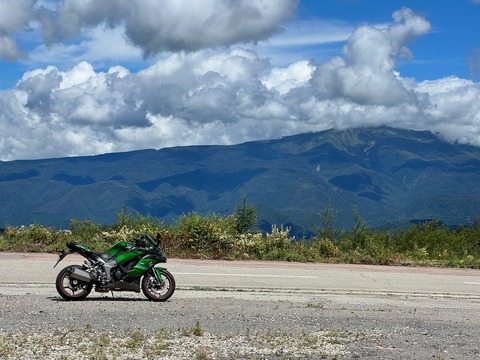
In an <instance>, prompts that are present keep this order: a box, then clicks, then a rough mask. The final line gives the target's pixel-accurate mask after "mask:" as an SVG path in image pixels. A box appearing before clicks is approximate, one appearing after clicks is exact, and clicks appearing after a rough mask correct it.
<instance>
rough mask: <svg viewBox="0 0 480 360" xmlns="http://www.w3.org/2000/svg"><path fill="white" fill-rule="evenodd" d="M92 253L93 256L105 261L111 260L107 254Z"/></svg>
mask: <svg viewBox="0 0 480 360" xmlns="http://www.w3.org/2000/svg"><path fill="white" fill-rule="evenodd" d="M94 253H95V255H97V256H100V257H101V258H102V259H103V260H105V261H107V260H110V259H111V258H112V257H111V256H110V255H108V254H107V253H99V252H96V251H95V252H94Z"/></svg>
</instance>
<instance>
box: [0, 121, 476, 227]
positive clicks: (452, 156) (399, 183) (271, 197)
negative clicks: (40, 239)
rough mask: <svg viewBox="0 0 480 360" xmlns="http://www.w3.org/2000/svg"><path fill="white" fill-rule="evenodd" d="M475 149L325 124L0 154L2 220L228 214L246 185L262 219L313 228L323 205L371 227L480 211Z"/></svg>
mask: <svg viewBox="0 0 480 360" xmlns="http://www.w3.org/2000/svg"><path fill="white" fill-rule="evenodd" d="M478 184H480V148H477V147H473V146H468V145H461V144H450V143H447V142H445V141H443V140H441V139H439V138H437V137H436V136H435V135H433V134H431V133H429V132H418V131H409V130H398V129H392V128H386V127H380V128H362V129H349V130H342V131H340V130H327V131H323V132H318V133H308V134H301V135H295V136H290V137H285V138H282V139H278V140H268V141H257V142H249V143H244V144H239V145H231V146H188V147H175V148H166V149H160V150H142V151H133V152H126V153H114V154H105V155H98V156H85V157H72V158H59V159H44V160H32V161H11V162H0V203H1V204H2V206H1V208H0V228H2V227H5V226H7V225H15V226H17V225H22V224H24V225H28V224H31V223H40V224H43V225H46V226H55V227H57V228H68V226H69V222H70V220H71V219H72V218H76V219H91V220H93V221H95V222H98V223H105V224H108V223H112V222H114V221H115V214H116V213H118V212H119V211H120V210H121V209H122V208H124V207H127V208H128V209H129V210H131V211H132V212H133V213H137V212H139V213H141V214H142V215H151V216H155V217H160V218H164V219H166V220H167V221H174V220H175V219H177V218H178V217H179V216H180V215H181V214H184V213H188V212H193V211H195V212H198V213H200V214H202V215H203V214H207V213H219V214H222V215H226V214H229V213H232V212H233V211H234V209H235V206H236V204H238V203H239V201H240V200H241V198H242V195H243V194H246V195H247V197H248V202H249V204H255V205H256V206H257V216H258V220H259V225H260V226H261V227H263V228H266V229H270V226H271V224H277V225H282V224H283V225H288V226H293V234H292V235H295V233H296V232H298V233H303V232H306V233H308V232H309V231H310V232H311V231H313V229H314V227H315V226H318V225H319V222H318V213H319V212H322V211H323V210H324V209H325V208H326V207H327V205H328V204H330V205H331V207H332V208H333V209H338V210H339V213H338V219H337V223H336V225H337V227H343V228H347V229H348V228H350V227H351V226H352V223H353V211H354V208H357V209H358V212H359V214H360V215H361V217H362V218H363V219H364V220H365V221H366V222H367V223H368V224H369V225H370V226H372V227H377V226H383V225H388V224H390V225H393V226H397V225H401V224H405V223H409V222H414V221H422V220H428V219H439V220H441V221H443V222H444V223H446V224H448V225H457V224H466V225H468V224H470V223H472V221H473V220H474V219H475V218H476V217H477V216H478V215H479V214H480V196H479V195H480V186H479V185H478Z"/></svg>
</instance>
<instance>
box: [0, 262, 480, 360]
mask: <svg viewBox="0 0 480 360" xmlns="http://www.w3.org/2000/svg"><path fill="white" fill-rule="evenodd" d="M55 261H56V255H53V254H19V253H0V308H1V309H2V312H1V316H0V320H1V324H0V333H1V332H11V331H13V332H15V331H20V332H22V331H32V330H38V331H51V330H53V329H58V328H59V327H65V328H67V327H68V328H83V327H85V326H90V324H93V326H94V327H98V329H112V328H115V329H122V328H124V329H127V328H131V327H132V324H141V328H142V329H145V330H158V329H159V328H160V327H162V328H171V329H173V328H182V327H189V326H192V324H193V323H195V321H200V322H201V324H202V327H203V328H204V329H205V330H206V331H207V332H209V333H211V334H216V335H218V336H220V335H221V336H224V335H226V334H229V335H232V334H233V335H235V334H237V335H238V334H245V332H248V333H262V332H263V333H265V332H269V331H276V332H278V331H280V332H283V333H286V332H288V333H294V334H305V333H314V332H318V331H329V332H330V333H335V334H344V335H345V334H348V336H347V335H345V336H344V337H341V338H339V339H337V341H338V342H339V343H341V345H342V346H344V348H345V349H346V350H345V351H346V352H345V353H344V354H343V355H342V356H340V358H352V359H355V358H375V359H400V358H402V359H403V358H409V359H410V358H412V359H413V358H416V359H432V358H437V359H474V358H480V344H479V343H478V340H479V339H480V315H479V314H480V271H478V270H469V269H437V268H417V267H385V266H359V265H332V264H299V263H284V262H253V261H247V262H241V261H210V260H180V259H171V260H170V259H169V261H168V263H167V264H165V265H166V267H167V268H168V270H169V271H170V272H171V273H172V274H173V275H174V276H175V279H176V282H177V290H176V292H175V294H174V295H173V297H172V298H171V300H170V301H168V302H167V303H162V304H158V303H151V302H148V301H146V300H145V298H144V297H143V295H142V294H136V293H115V298H114V299H112V297H111V295H110V294H98V293H95V292H92V294H90V295H89V297H88V298H87V299H88V300H87V301H83V302H74V303H71V302H66V301H62V299H61V298H60V297H59V296H58V294H57V293H56V290H55V286H54V282H55V277H56V274H57V273H58V272H59V271H60V269H61V268H63V267H64V266H67V265H68V264H79V263H81V262H82V258H81V257H79V256H77V255H69V256H67V258H65V259H64V260H63V261H62V262H61V263H60V264H59V265H58V266H57V268H55V269H53V265H54V263H55ZM132 318H133V319H134V322H133V323H132V321H131V320H132ZM342 336H343V335H342ZM0 345H1V344H0ZM0 350H1V349H0ZM317 355H318V354H317ZM256 356H257V358H262V357H258V355H256ZM292 357H293V356H292ZM267 358H270V357H267ZM271 358H274V357H271ZM279 358H290V357H289V356H288V354H287V356H284V357H281V356H280V357H279ZM300 358H302V357H301V356H300ZM311 358H316V357H315V355H313V356H312V357H311Z"/></svg>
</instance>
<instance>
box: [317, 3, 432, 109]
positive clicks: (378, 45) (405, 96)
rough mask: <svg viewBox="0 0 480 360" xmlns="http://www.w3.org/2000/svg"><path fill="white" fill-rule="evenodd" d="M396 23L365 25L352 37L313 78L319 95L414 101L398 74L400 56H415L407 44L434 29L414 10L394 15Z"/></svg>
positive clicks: (356, 99) (365, 100)
mask: <svg viewBox="0 0 480 360" xmlns="http://www.w3.org/2000/svg"><path fill="white" fill-rule="evenodd" d="M393 18H394V20H395V23H394V24H393V25H392V26H389V27H387V28H383V29H377V28H374V27H371V26H362V27H360V28H359V29H357V30H355V31H354V32H353V34H352V35H351V36H350V37H349V39H348V41H347V44H346V45H345V47H344V55H345V56H344V57H335V58H333V59H331V60H330V61H328V62H326V63H324V64H322V65H320V66H318V67H317V69H316V71H315V74H314V76H313V79H312V84H313V86H314V87H315V88H316V89H317V91H318V94H319V96H322V97H324V98H337V97H342V98H345V99H348V100H350V101H353V102H355V103H359V104H365V105H369V104H371V105H385V106H391V105H394V104H398V103H405V102H411V101H414V94H412V93H411V92H410V91H408V90H407V89H406V88H405V86H404V85H403V83H402V81H401V79H400V78H399V77H398V76H397V74H396V73H395V71H394V69H395V63H396V60H397V59H398V58H399V57H411V56H412V55H411V53H410V51H409V49H408V48H407V47H406V45H407V44H408V43H409V42H410V41H412V40H414V39H415V37H418V36H420V35H423V34H425V33H426V32H428V31H429V30H430V24H429V23H428V22H427V21H426V20H425V19H424V18H422V17H420V16H418V15H416V14H414V13H413V12H412V11H411V10H410V9H407V8H403V9H401V10H399V11H396V12H395V13H394V14H393Z"/></svg>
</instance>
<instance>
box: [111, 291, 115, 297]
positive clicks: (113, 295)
mask: <svg viewBox="0 0 480 360" xmlns="http://www.w3.org/2000/svg"><path fill="white" fill-rule="evenodd" d="M111 292H112V299H115V295H113V290H111Z"/></svg>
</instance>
